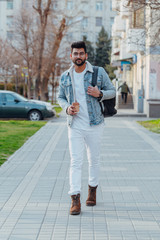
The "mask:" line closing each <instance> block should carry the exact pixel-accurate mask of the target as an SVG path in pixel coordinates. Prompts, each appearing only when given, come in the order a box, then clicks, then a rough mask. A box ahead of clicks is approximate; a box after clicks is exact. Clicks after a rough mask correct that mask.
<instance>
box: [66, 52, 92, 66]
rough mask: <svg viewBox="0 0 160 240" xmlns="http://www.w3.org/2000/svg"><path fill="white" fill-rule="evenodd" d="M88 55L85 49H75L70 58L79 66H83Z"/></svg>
mask: <svg viewBox="0 0 160 240" xmlns="http://www.w3.org/2000/svg"><path fill="white" fill-rule="evenodd" d="M87 57H88V55H87V53H85V51H84V48H73V50H72V53H71V54H70V58H71V60H72V62H73V63H74V64H76V65H77V66H82V65H83V64H84V63H85V62H86V59H87Z"/></svg>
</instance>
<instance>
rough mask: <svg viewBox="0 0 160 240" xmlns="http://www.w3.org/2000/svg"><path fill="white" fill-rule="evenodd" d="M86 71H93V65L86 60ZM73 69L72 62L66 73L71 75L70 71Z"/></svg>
mask: <svg viewBox="0 0 160 240" xmlns="http://www.w3.org/2000/svg"><path fill="white" fill-rule="evenodd" d="M86 68H87V69H86V72H87V71H88V72H91V73H93V66H92V65H91V64H90V63H89V62H88V61H86ZM73 69H74V64H72V66H71V67H70V68H69V69H68V70H67V75H69V74H70V75H71V73H72V72H73Z"/></svg>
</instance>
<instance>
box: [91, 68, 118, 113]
mask: <svg viewBox="0 0 160 240" xmlns="http://www.w3.org/2000/svg"><path fill="white" fill-rule="evenodd" d="M93 70H94V72H93V74H92V85H93V87H95V86H96V85H97V75H98V67H97V66H94V67H93ZM99 104H100V107H101V111H102V114H103V116H104V117H111V116H113V115H115V114H116V113H117V110H116V109H115V105H116V97H114V98H111V99H106V100H103V101H102V102H99ZM102 104H103V106H102Z"/></svg>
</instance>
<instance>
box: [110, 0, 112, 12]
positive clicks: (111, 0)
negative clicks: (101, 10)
mask: <svg viewBox="0 0 160 240" xmlns="http://www.w3.org/2000/svg"><path fill="white" fill-rule="evenodd" d="M110 10H111V11H112V0H110Z"/></svg>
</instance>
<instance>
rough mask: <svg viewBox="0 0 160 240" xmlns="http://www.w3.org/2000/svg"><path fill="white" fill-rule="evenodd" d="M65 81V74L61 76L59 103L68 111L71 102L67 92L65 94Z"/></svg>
mask: <svg viewBox="0 0 160 240" xmlns="http://www.w3.org/2000/svg"><path fill="white" fill-rule="evenodd" d="M62 82H63V75H62V76H61V80H60V85H59V91H58V103H59V105H60V106H61V108H63V109H64V110H65V112H66V110H67V108H68V107H69V106H70V104H69V103H68V101H67V98H66V94H65V88H64V86H63V84H62Z"/></svg>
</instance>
